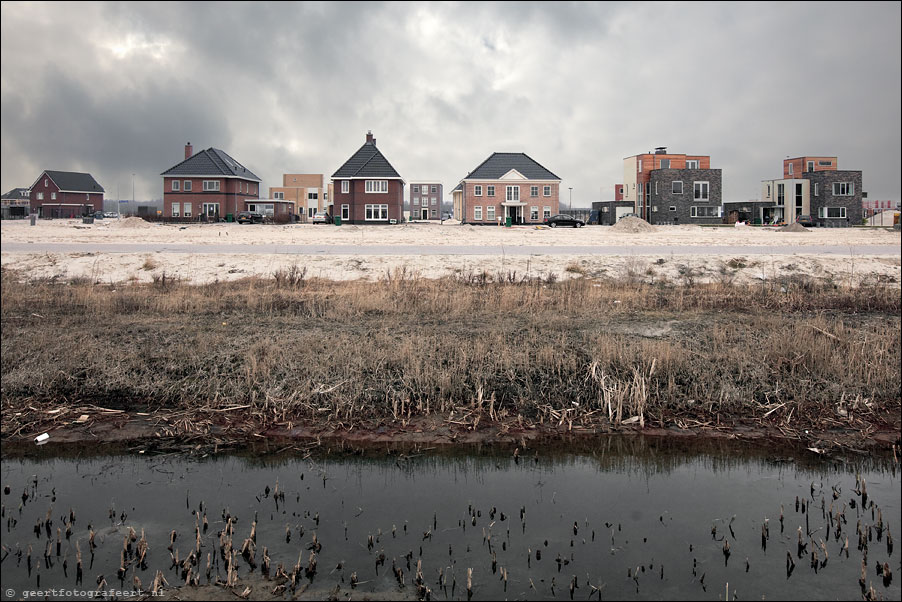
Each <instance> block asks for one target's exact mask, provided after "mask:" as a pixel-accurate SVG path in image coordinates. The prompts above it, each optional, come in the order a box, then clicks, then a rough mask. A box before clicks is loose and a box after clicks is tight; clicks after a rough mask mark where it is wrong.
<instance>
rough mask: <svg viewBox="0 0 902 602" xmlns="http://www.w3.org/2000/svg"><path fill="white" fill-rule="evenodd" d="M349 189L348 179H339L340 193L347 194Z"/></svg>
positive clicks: (349, 182)
mask: <svg viewBox="0 0 902 602" xmlns="http://www.w3.org/2000/svg"><path fill="white" fill-rule="evenodd" d="M350 191H351V181H350V180H342V181H341V193H342V194H347V193H348V192H350Z"/></svg>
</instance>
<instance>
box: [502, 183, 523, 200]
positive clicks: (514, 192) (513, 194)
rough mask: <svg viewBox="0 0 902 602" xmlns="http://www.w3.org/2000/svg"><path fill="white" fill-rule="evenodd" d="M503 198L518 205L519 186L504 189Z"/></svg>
mask: <svg viewBox="0 0 902 602" xmlns="http://www.w3.org/2000/svg"><path fill="white" fill-rule="evenodd" d="M504 198H505V199H507V200H508V201H510V202H513V203H518V202H519V201H520V187H519V186H507V187H506V188H505V195H504Z"/></svg>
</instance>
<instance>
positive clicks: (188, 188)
mask: <svg viewBox="0 0 902 602" xmlns="http://www.w3.org/2000/svg"><path fill="white" fill-rule="evenodd" d="M191 186H192V184H191V180H185V181H184V182H183V183H182V191H183V192H191Z"/></svg>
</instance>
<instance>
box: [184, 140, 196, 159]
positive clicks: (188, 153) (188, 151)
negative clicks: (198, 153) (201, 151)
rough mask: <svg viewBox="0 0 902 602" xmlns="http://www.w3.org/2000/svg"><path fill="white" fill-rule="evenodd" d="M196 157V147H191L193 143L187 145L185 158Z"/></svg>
mask: <svg viewBox="0 0 902 602" xmlns="http://www.w3.org/2000/svg"><path fill="white" fill-rule="evenodd" d="M192 155H194V147H193V146H191V143H190V142H189V143H188V144H186V145H185V158H186V159H190V158H191V157H192Z"/></svg>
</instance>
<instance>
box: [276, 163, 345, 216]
mask: <svg viewBox="0 0 902 602" xmlns="http://www.w3.org/2000/svg"><path fill="white" fill-rule="evenodd" d="M269 198H271V199H275V200H277V201H285V202H290V203H292V204H293V208H294V213H295V215H297V216H298V218H299V219H300V220H301V221H308V222H309V221H310V220H311V219H313V216H314V214H316V213H317V212H318V211H327V212H329V213H331V210H330V208H331V205H332V183H331V182H330V183H328V184H326V183H325V176H324V175H323V174H321V173H315V174H311V173H308V174H303V173H286V174H282V185H281V186H271V187H270V189H269Z"/></svg>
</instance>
